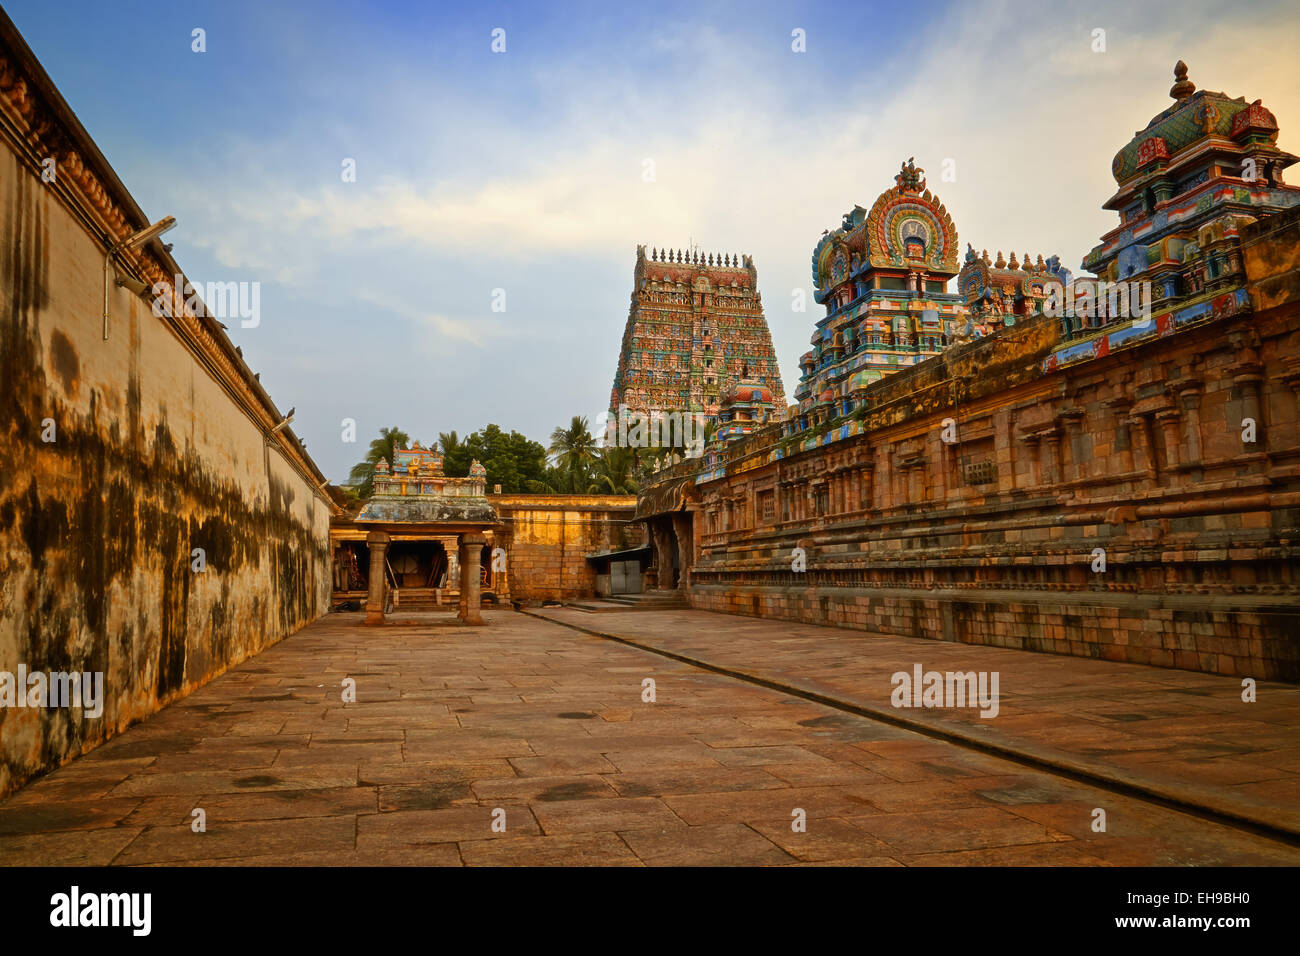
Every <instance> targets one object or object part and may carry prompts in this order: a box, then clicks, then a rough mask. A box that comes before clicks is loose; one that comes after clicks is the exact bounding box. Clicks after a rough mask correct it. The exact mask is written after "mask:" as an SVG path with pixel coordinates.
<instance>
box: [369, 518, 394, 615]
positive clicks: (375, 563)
mask: <svg viewBox="0 0 1300 956" xmlns="http://www.w3.org/2000/svg"><path fill="white" fill-rule="evenodd" d="M390 540H391V539H390V538H389V537H388V535H386V534H385V533H384V532H382V531H372V532H370V533H369V534H368V535H366V547H367V548H368V549H369V550H370V572H369V577H368V580H369V582H370V590H369V591H368V592H367V594H366V623H367V624H376V625H379V624H383V623H384V596H385V594H386V593H387V588H386V585H387V583H388V581H387V578H386V577H385V576H384V575H385V568H386V564H385V561H384V556H385V555H386V554H387V553H388V542H389V541H390Z"/></svg>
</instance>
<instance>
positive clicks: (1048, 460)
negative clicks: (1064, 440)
mask: <svg viewBox="0 0 1300 956" xmlns="http://www.w3.org/2000/svg"><path fill="white" fill-rule="evenodd" d="M1045 437H1046V439H1047V448H1046V449H1045V450H1044V451H1045V454H1044V456H1043V457H1044V459H1045V461H1044V464H1045V465H1046V469H1045V471H1046V474H1045V475H1044V480H1043V484H1047V485H1055V484H1057V483H1059V482H1060V480H1061V433H1060V432H1058V431H1052V432H1049V433H1048V434H1047V435H1046V436H1045Z"/></svg>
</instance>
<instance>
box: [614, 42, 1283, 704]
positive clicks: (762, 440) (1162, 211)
mask: <svg viewBox="0 0 1300 956" xmlns="http://www.w3.org/2000/svg"><path fill="white" fill-rule="evenodd" d="M1175 80H1176V82H1175V84H1174V87H1173V89H1172V90H1171V91H1170V95H1171V96H1172V98H1173V100H1174V102H1173V104H1172V105H1171V106H1169V107H1168V108H1167V109H1164V110H1163V111H1162V112H1160V113H1159V114H1158V115H1157V116H1155V117H1154V118H1153V119H1152V121H1151V122H1150V124H1148V126H1147V127H1146V128H1145V129H1143V130H1141V131H1139V132H1138V133H1137V134H1136V135H1135V136H1134V137H1133V138H1132V139H1131V141H1130V142H1128V143H1127V144H1126V145H1125V146H1124V147H1123V148H1122V149H1121V150H1120V152H1119V153H1118V155H1117V156H1116V157H1115V161H1114V164H1113V167H1112V168H1113V173H1114V177H1115V180H1116V184H1117V187H1118V189H1117V192H1116V193H1115V194H1114V196H1112V197H1111V198H1110V199H1108V200H1106V202H1105V206H1106V208H1109V209H1113V210H1115V211H1116V212H1117V213H1118V216H1119V220H1120V221H1119V223H1118V224H1117V226H1116V227H1115V228H1114V229H1113V230H1111V231H1110V232H1109V233H1107V234H1106V235H1105V236H1103V237H1102V241H1101V243H1100V244H1099V245H1098V246H1097V247H1096V248H1095V249H1094V250H1093V251H1092V252H1091V253H1089V255H1088V256H1087V257H1086V259H1085V260H1084V262H1083V268H1084V269H1085V270H1087V271H1088V272H1090V273H1092V275H1091V276H1089V277H1086V278H1082V279H1074V278H1073V277H1072V276H1071V275H1070V273H1069V272H1068V270H1064V269H1062V268H1061V267H1060V265H1059V261H1058V260H1055V259H1054V258H1049V259H1047V260H1043V259H1041V257H1037V258H1035V259H1034V262H1033V265H1032V266H1030V265H1029V264H1028V261H1027V260H1028V259H1029V258H1030V257H1028V256H1026V257H1024V259H1020V260H1016V258H1015V257H1014V256H1013V257H1012V259H1011V260H1005V259H1004V258H1003V256H1002V255H1001V253H999V255H998V257H997V259H996V260H990V259H989V257H988V256H987V254H984V255H977V254H976V253H975V252H974V249H973V248H968V251H967V253H966V255H965V262H964V266H963V268H962V269H961V274H960V275H959V276H958V292H957V293H956V294H955V295H953V294H949V293H947V292H945V291H943V290H942V289H941V288H940V286H939V285H938V284H936V285H931V284H930V283H941V282H942V281H944V280H946V279H948V278H950V277H952V276H953V275H956V274H957V273H958V270H957V266H956V261H955V259H956V252H955V249H956V231H955V229H954V228H953V227H952V224H951V222H950V220H948V219H947V218H946V217H945V216H944V215H940V210H941V209H942V207H941V206H938V205H937V200H935V199H934V197H933V196H932V195H930V194H928V192H927V191H926V190H925V189H924V185H923V181H922V180H921V178H920V170H915V171H914V170H913V167H912V165H911V164H910V163H909V164H905V165H904V167H903V171H902V173H901V174H900V176H899V177H898V179H897V180H896V185H895V187H894V188H893V189H891V190H889V191H887V192H886V193H884V194H882V196H881V197H880V199H879V200H878V201H877V203H876V204H875V205H874V206H873V207H872V212H871V213H869V214H866V215H865V216H864V215H863V214H862V212H861V207H857V208H855V210H854V212H853V213H850V214H849V215H848V216H846V217H845V221H844V223H843V225H842V226H841V228H840V229H839V230H838V231H837V232H836V233H832V234H828V235H827V236H824V237H823V238H822V239H821V240H820V241H819V242H818V243H817V245H816V248H815V252H814V272H815V276H816V278H817V280H818V289H819V292H818V297H819V301H823V302H824V303H825V304H826V305H827V307H828V314H827V316H826V317H825V318H823V319H822V320H820V321H819V323H818V326H817V329H816V332H815V334H814V339H813V340H814V343H815V346H814V351H813V352H812V353H811V355H810V356H805V358H804V361H803V363H802V364H803V368H804V376H803V379H802V380H801V383H800V389H799V392H798V395H799V399H800V404H799V407H798V409H797V411H796V413H795V414H793V415H791V416H790V417H788V418H787V419H786V420H785V421H784V422H779V423H775V424H771V425H767V426H765V427H761V428H756V429H754V430H753V431H752V433H751V434H748V435H743V436H739V437H736V438H735V440H733V441H731V442H715V443H714V444H713V445H711V446H710V448H709V454H708V455H707V456H706V458H705V460H704V461H702V462H701V461H692V460H687V461H683V462H681V463H679V464H675V465H673V466H672V467H670V468H666V469H663V470H661V471H660V472H658V473H657V474H656V475H655V477H654V480H653V482H652V483H650V484H649V485H648V486H647V487H646V488H645V489H644V490H643V492H642V493H641V495H640V497H639V500H638V506H637V512H636V518H637V520H641V521H644V522H645V523H646V524H647V526H648V527H649V529H650V532H651V534H650V540H651V545H652V548H653V563H654V570H655V572H656V573H655V575H654V576H653V577H654V578H655V579H656V580H657V586H658V587H659V588H660V589H665V588H673V589H679V590H680V591H681V592H682V594H683V596H684V597H685V598H686V599H687V600H688V601H689V603H690V604H691V606H694V607H699V608H705V609H711V610H718V611H726V612H731V613H740V614H751V615H761V616H770V617H776V618H785V619H790V620H798V621H806V622H810V623H820V624H834V625H839V626H843V627H851V628H861V629H865V630H868V631H872V632H876V633H885V634H901V635H907V636H914V637H924V638H932V639H936V640H945V641H957V642H965V643H971V644H987V645H996V646H1004V647H1014V648H1025V649H1032V650H1038V651H1044V652H1051V653H1058V654H1072V655H1078V656H1085V657H1097V658H1103V659H1107V660H1120V661H1132V662H1137V663H1144V664H1152V665H1158V666H1165V667H1177V668H1184V669H1188V670H1197V671H1206V672H1212V673H1218V674H1235V675H1251V676H1254V677H1257V678H1273V679H1281V680H1288V681H1300V570H1298V569H1300V562H1298V561H1297V553H1296V545H1295V542H1296V541H1297V539H1298V538H1300V413H1298V412H1297V400H1298V399H1300V257H1298V256H1297V253H1296V250H1297V249H1298V248H1300V210H1298V209H1296V207H1297V205H1300V189H1297V188H1295V187H1291V186H1288V185H1285V184H1284V183H1283V181H1282V173H1283V171H1284V170H1285V169H1286V168H1287V167H1288V166H1290V165H1291V164H1292V163H1294V162H1295V161H1296V157H1295V156H1292V155H1291V154H1289V153H1286V152H1283V151H1282V150H1281V149H1279V148H1278V147H1277V145H1276V144H1277V139H1278V127H1277V123H1276V120H1275V118H1274V117H1273V115H1272V113H1271V112H1269V110H1268V109H1267V108H1265V107H1264V106H1263V104H1262V103H1261V102H1260V101H1259V100H1256V101H1254V102H1253V103H1251V102H1247V101H1246V100H1245V99H1244V98H1241V97H1238V98H1232V97H1229V96H1227V95H1225V94H1222V93H1214V92H1205V91H1197V90H1196V88H1195V86H1194V85H1193V84H1192V83H1191V81H1190V80H1188V78H1187V68H1186V66H1185V65H1184V64H1182V63H1181V62H1180V63H1179V64H1178V66H1177V67H1176V69H1175ZM913 223H915V225H913ZM900 264H901V271H902V272H903V273H904V274H903V276H902V282H903V284H904V288H903V289H898V288H894V287H892V286H894V285H895V283H896V281H897V280H898V278H899V272H900ZM866 277H871V282H870V284H869V285H867V284H865V279H866ZM883 279H893V280H895V282H891V283H889V285H887V286H885V287H884V288H882V281H881V280H883ZM1121 283H1122V285H1121ZM1144 283H1149V285H1143V284H1144ZM1117 293H1122V294H1117ZM1147 305H1149V308H1139V306H1147ZM935 314H937V316H938V322H937V323H936V318H935ZM949 316H951V318H949ZM976 326H982V327H983V328H982V329H981V330H980V332H981V334H973V333H974V330H975V327H976ZM895 355H896V356H897V358H898V361H897V366H896V367H895V363H894V362H893V361H892V357H893V356H895ZM881 356H884V357H885V359H886V361H884V362H881V361H880V357H881ZM891 372H892V374H890V373H891Z"/></svg>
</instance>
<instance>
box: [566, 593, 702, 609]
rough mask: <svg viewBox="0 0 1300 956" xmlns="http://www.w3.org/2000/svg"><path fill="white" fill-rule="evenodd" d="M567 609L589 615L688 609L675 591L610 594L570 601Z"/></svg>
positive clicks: (683, 599)
mask: <svg viewBox="0 0 1300 956" xmlns="http://www.w3.org/2000/svg"><path fill="white" fill-rule="evenodd" d="M567 606H568V607H571V608H575V609H577V610H579V611H588V612H591V613H599V612H610V611H670V610H677V609H683V608H688V607H690V605H689V604H687V603H686V598H685V597H684V596H682V595H681V594H679V593H678V592H676V591H651V592H649V593H646V594H611V595H609V596H608V597H602V598H587V599H585V600H582V601H570V602H568V605H567Z"/></svg>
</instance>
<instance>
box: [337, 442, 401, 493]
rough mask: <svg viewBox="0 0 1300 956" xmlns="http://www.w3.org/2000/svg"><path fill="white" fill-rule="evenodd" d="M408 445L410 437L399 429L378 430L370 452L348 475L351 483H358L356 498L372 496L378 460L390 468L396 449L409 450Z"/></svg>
mask: <svg viewBox="0 0 1300 956" xmlns="http://www.w3.org/2000/svg"><path fill="white" fill-rule="evenodd" d="M410 444H411V436H409V435H408V434H406V432H404V431H402V430H401V429H400V428H381V429H379V437H378V438H376V439H374V440H373V441H372V442H371V443H370V450H369V451H367V452H366V457H365V460H364V461H360V462H358V463H357V464H355V465H353V466H352V471H350V472H349V473H348V478H349V479H350V480H351V481H357V482H360V484H359V485H357V497H359V498H362V499H365V498H369V497H370V496H371V495H372V494H374V491H375V466H376V465H378V464H379V460H380V459H381V458H382V459H383V460H384V461H387V462H388V465H389V467H390V468H391V467H392V464H393V459H394V458H395V457H396V454H397V449H399V448H409V447H410Z"/></svg>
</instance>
